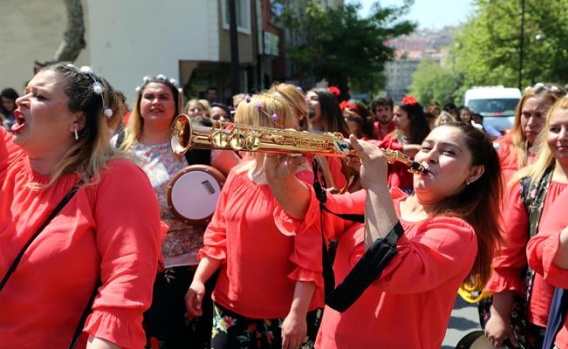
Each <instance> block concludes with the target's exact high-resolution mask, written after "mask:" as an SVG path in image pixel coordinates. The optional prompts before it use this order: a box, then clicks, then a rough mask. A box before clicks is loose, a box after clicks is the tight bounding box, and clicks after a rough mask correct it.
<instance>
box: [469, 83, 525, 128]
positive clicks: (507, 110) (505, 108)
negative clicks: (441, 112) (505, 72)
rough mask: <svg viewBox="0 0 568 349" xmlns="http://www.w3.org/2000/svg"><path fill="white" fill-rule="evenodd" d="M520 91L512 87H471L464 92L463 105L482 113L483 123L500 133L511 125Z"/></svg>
mask: <svg viewBox="0 0 568 349" xmlns="http://www.w3.org/2000/svg"><path fill="white" fill-rule="evenodd" d="M520 100H521V91H520V90H519V89H518V88H514V87H504V86H486V87H473V88H471V89H469V90H467V91H466V92H465V96H464V105H465V106H466V107H468V108H470V109H473V111H474V112H477V113H479V114H481V115H483V123H484V124H486V125H489V126H493V127H494V128H496V129H497V130H499V131H501V132H502V133H505V132H507V130H509V129H511V128H512V127H513V123H514V122H515V109H516V108H517V104H518V103H519V101H520Z"/></svg>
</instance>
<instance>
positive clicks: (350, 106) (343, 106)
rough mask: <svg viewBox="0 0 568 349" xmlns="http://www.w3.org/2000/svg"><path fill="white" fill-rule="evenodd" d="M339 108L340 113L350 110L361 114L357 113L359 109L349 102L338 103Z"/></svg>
mask: <svg viewBox="0 0 568 349" xmlns="http://www.w3.org/2000/svg"><path fill="white" fill-rule="evenodd" d="M339 108H340V109H341V111H345V109H348V110H351V111H353V112H355V113H357V114H359V115H361V112H360V111H359V108H358V107H357V105H355V104H353V103H351V102H349V101H343V102H341V103H339Z"/></svg>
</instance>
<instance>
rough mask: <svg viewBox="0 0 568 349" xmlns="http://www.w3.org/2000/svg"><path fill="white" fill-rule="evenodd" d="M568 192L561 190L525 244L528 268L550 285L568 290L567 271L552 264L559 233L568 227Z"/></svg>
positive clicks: (558, 244) (556, 249) (558, 247)
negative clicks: (536, 230)
mask: <svg viewBox="0 0 568 349" xmlns="http://www.w3.org/2000/svg"><path fill="white" fill-rule="evenodd" d="M567 204H568V190H566V189H565V190H563V191H562V193H561V194H560V195H558V196H557V197H556V199H555V201H554V202H553V203H552V204H551V206H550V208H549V210H548V211H547V212H546V214H543V217H542V219H541V222H542V223H541V226H540V227H539V232H538V234H537V235H535V236H534V237H533V238H531V239H530V241H529V243H528V244H527V258H528V263H529V266H530V267H531V268H532V269H533V270H534V271H535V272H536V273H538V274H540V275H542V276H543V278H544V280H545V281H546V282H548V283H550V284H551V285H554V286H557V287H561V288H568V270H566V269H560V268H558V267H557V266H556V265H555V264H554V257H555V256H556V253H557V252H558V250H559V249H561V248H562V247H561V245H560V237H559V235H560V232H561V231H562V230H563V229H565V228H566V227H568V215H566V205H567Z"/></svg>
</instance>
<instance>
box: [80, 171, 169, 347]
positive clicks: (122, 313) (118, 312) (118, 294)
mask: <svg viewBox="0 0 568 349" xmlns="http://www.w3.org/2000/svg"><path fill="white" fill-rule="evenodd" d="M87 189H88V190H89V189H90V188H89V187H87ZM91 195H92V197H94V198H95V200H94V201H93V202H94V209H93V214H94V219H95V221H96V222H97V227H96V244H97V248H98V250H99V254H100V256H101V275H100V279H101V282H102V285H101V286H100V287H99V288H98V294H97V296H96V297H95V300H94V303H93V307H92V309H93V313H92V314H91V315H90V317H89V318H88V320H87V322H86V324H85V328H84V330H85V331H86V332H88V333H89V334H90V335H92V336H94V337H100V338H103V339H105V340H108V341H110V342H113V343H115V344H117V345H118V346H120V347H122V348H142V347H143V346H144V343H145V336H144V331H143V329H142V316H143V313H144V311H146V310H147V309H148V308H149V307H150V304H151V301H152V290H153V284H154V279H155V275H156V271H157V268H158V259H159V254H160V244H161V237H162V233H161V221H160V211H159V208H158V202H157V199H156V196H155V194H154V190H153V189H152V186H151V185H150V182H149V180H148V178H147V177H146V175H145V174H144V172H142V170H141V169H139V168H138V167H136V166H135V165H134V164H131V163H129V162H126V161H116V162H114V163H113V164H110V165H109V167H108V169H107V170H105V172H104V173H103V174H102V175H101V182H100V183H99V185H98V187H96V188H95V187H93V189H92V194H91ZM140 217H144V219H140Z"/></svg>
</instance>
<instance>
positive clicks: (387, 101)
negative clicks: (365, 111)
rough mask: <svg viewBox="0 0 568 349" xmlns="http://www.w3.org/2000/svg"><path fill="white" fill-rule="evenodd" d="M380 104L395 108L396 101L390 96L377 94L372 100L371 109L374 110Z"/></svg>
mask: <svg viewBox="0 0 568 349" xmlns="http://www.w3.org/2000/svg"><path fill="white" fill-rule="evenodd" d="M378 106H389V107H390V108H391V110H392V108H394V101H393V100H392V98H390V97H389V96H377V97H375V98H374V99H373V100H372V101H371V111H372V112H374V111H375V109H377V107H378Z"/></svg>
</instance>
